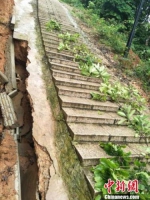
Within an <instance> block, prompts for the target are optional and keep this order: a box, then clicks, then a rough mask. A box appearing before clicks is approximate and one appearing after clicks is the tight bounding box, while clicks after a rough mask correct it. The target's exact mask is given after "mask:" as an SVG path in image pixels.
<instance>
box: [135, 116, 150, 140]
mask: <svg viewBox="0 0 150 200" xmlns="http://www.w3.org/2000/svg"><path fill="white" fill-rule="evenodd" d="M132 127H133V129H134V130H135V131H136V132H137V134H138V135H140V136H143V135H146V136H150V120H149V117H148V116H147V115H135V116H134V118H133V120H132Z"/></svg>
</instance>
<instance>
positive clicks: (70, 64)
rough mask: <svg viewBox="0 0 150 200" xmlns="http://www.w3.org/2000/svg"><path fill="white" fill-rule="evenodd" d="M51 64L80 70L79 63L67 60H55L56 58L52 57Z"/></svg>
mask: <svg viewBox="0 0 150 200" xmlns="http://www.w3.org/2000/svg"><path fill="white" fill-rule="evenodd" d="M49 62H50V63H56V64H57V65H58V64H59V65H65V66H72V67H76V68H78V65H79V64H78V63H77V62H74V61H71V60H65V59H60V58H55V57H51V58H50V59H49Z"/></svg>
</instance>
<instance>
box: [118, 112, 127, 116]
mask: <svg viewBox="0 0 150 200" xmlns="http://www.w3.org/2000/svg"><path fill="white" fill-rule="evenodd" d="M117 113H118V115H120V116H121V117H126V114H125V113H124V112H122V111H118V112H117Z"/></svg>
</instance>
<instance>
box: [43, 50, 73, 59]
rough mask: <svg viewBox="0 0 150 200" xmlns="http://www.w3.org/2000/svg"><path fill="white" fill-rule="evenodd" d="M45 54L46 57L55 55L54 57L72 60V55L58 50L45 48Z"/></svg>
mask: <svg viewBox="0 0 150 200" xmlns="http://www.w3.org/2000/svg"><path fill="white" fill-rule="evenodd" d="M46 54H47V56H48V57H56V58H60V59H66V60H71V61H73V60H74V57H73V56H70V55H66V54H64V53H58V52H54V51H49V50H46Z"/></svg>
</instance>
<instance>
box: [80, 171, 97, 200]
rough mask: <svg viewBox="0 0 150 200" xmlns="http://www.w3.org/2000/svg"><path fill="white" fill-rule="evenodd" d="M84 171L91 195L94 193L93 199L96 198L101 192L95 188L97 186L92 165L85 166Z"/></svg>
mask: <svg viewBox="0 0 150 200" xmlns="http://www.w3.org/2000/svg"><path fill="white" fill-rule="evenodd" d="M83 172H84V175H85V179H86V181H87V184H88V187H89V190H90V192H91V195H92V197H93V199H95V197H96V196H97V195H98V194H99V192H98V191H97V190H95V189H94V186H95V182H94V174H93V173H92V172H91V167H84V168H83Z"/></svg>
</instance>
